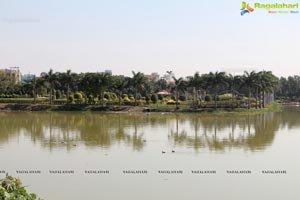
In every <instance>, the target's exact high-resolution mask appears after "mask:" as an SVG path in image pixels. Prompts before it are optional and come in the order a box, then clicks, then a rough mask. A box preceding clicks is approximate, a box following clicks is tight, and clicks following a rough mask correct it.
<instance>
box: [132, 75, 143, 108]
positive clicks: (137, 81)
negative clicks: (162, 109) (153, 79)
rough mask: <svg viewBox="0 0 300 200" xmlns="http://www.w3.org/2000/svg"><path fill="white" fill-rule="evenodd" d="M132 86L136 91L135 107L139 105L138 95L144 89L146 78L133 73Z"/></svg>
mask: <svg viewBox="0 0 300 200" xmlns="http://www.w3.org/2000/svg"><path fill="white" fill-rule="evenodd" d="M132 75H133V77H132V78H131V85H132V87H133V89H134V105H137V99H138V93H140V92H141V91H142V90H143V88H144V83H145V76H144V74H143V73H141V72H137V73H135V72H134V71H132Z"/></svg>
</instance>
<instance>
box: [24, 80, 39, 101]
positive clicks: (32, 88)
mask: <svg viewBox="0 0 300 200" xmlns="http://www.w3.org/2000/svg"><path fill="white" fill-rule="evenodd" d="M37 86H38V84H37V80H36V77H34V78H33V79H32V80H28V81H25V84H24V85H23V88H24V89H25V91H26V92H28V93H31V94H32V96H33V103H34V104H36V97H37Z"/></svg>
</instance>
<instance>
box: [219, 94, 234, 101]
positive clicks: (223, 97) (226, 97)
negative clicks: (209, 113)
mask: <svg viewBox="0 0 300 200" xmlns="http://www.w3.org/2000/svg"><path fill="white" fill-rule="evenodd" d="M218 99H219V101H228V100H230V99H232V94H222V95H219V96H218Z"/></svg>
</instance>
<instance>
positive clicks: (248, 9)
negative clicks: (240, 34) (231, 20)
mask: <svg viewBox="0 0 300 200" xmlns="http://www.w3.org/2000/svg"><path fill="white" fill-rule="evenodd" d="M253 11H254V9H253V8H251V7H250V5H249V4H247V3H246V2H245V1H243V2H242V8H241V16H243V15H244V14H246V13H250V12H253Z"/></svg>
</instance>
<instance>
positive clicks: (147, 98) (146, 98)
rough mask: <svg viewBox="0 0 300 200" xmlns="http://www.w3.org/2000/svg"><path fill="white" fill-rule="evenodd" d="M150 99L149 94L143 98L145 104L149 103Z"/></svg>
mask: <svg viewBox="0 0 300 200" xmlns="http://www.w3.org/2000/svg"><path fill="white" fill-rule="evenodd" d="M150 99H151V97H150V95H146V97H145V100H146V103H147V104H149V103H150Z"/></svg>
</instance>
